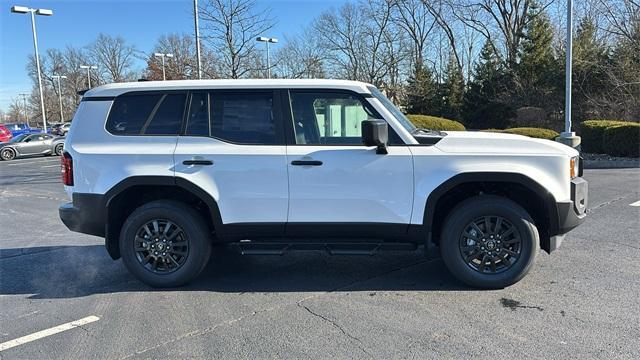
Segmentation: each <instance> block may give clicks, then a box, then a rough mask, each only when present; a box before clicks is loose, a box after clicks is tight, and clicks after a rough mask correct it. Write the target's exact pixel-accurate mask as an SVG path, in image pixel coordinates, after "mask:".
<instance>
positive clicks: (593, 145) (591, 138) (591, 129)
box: [580, 120, 628, 154]
mask: <svg viewBox="0 0 640 360" xmlns="http://www.w3.org/2000/svg"><path fill="white" fill-rule="evenodd" d="M625 124H628V123H627V122H624V121H615V120H587V121H584V122H582V124H580V137H582V145H581V146H582V150H583V151H585V152H588V153H593V154H604V153H605V152H606V150H605V148H604V131H605V130H606V129H607V128H608V127H611V126H616V125H625Z"/></svg>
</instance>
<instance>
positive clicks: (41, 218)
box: [0, 157, 640, 359]
mask: <svg viewBox="0 0 640 360" xmlns="http://www.w3.org/2000/svg"><path fill="white" fill-rule="evenodd" d="M58 172H59V158H57V157H47V158H30V159H22V160H15V161H12V162H0V239H1V240H0V358H8V359H13V358H25V359H33V358H59V359H62V358H64V359H68V358H83V359H85V358H174V357H176V358H184V357H200V358H214V357H216V358H221V357H224V358H266V357H269V358H271V357H275V358H328V357H335V358H429V357H456V358H457V357H464V358H470V357H481V358H488V357H494V356H499V357H516V358H519V357H525V356H526V357H535V358H585V357H586V358H594V357H595V358H638V357H640V312H639V311H638V309H639V308H640V261H639V260H640V235H639V233H640V207H639V206H637V202H638V200H640V170H638V169H628V170H587V171H586V174H585V177H586V178H587V180H589V181H590V216H589V218H588V220H587V222H586V223H585V224H583V225H582V226H580V227H578V228H577V229H576V230H575V231H574V232H572V233H570V234H569V236H568V237H567V239H566V240H565V243H564V244H563V246H562V248H561V249H560V250H559V251H558V252H556V253H554V254H553V255H552V256H549V255H547V254H545V253H542V252H540V253H539V254H538V259H537V264H536V266H535V267H534V269H533V270H532V272H531V273H530V274H529V276H528V277H526V278H525V279H524V280H523V281H522V282H520V283H518V284H516V285H515V286H513V287H511V288H508V289H505V290H499V291H476V290H473V289H468V288H466V287H464V286H463V285H461V284H460V283H458V282H457V281H455V280H454V279H453V278H452V277H451V276H450V275H449V274H448V273H447V272H446V270H445V269H444V266H443V264H442V262H441V261H440V260H429V259H425V258H424V257H423V256H422V254H421V253H420V252H415V253H395V252H389V253H382V254H379V255H377V256H373V257H338V256H336V257H331V256H329V255H327V254H325V253H321V252H306V253H290V254H286V255H284V256H282V257H269V256H256V257H243V256H240V255H238V254H237V253H236V252H234V251H233V250H232V249H216V250H215V252H214V255H213V257H212V259H211V262H210V264H209V266H208V268H207V270H205V272H204V273H203V275H202V276H201V277H200V278H199V279H198V280H197V281H196V282H195V283H193V284H192V285H190V286H188V287H185V288H180V289H175V290H156V289H152V288H149V287H147V286H144V285H142V284H141V283H139V282H137V281H136V280H134V279H133V277H132V276H131V275H129V273H128V272H127V271H126V270H125V269H124V266H123V265H122V263H121V261H115V262H114V261H112V260H111V259H110V258H109V256H108V255H107V253H106V251H105V250H104V248H103V244H102V239H99V238H95V237H91V236H87V235H82V234H77V233H72V232H70V231H68V230H67V229H66V228H65V227H64V225H63V224H62V223H61V222H60V221H59V219H58V215H57V207H58V205H59V203H61V202H63V201H67V200H66V194H65V193H64V191H63V189H62V185H61V183H60V179H59V175H58ZM632 205H636V206H632ZM61 325H64V326H62V327H60V326H61ZM16 339H17V340H16Z"/></svg>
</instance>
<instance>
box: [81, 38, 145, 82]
mask: <svg viewBox="0 0 640 360" xmlns="http://www.w3.org/2000/svg"><path fill="white" fill-rule="evenodd" d="M88 49H89V53H90V56H91V59H92V60H93V63H94V64H95V65H97V66H98V73H100V74H102V76H104V80H105V81H107V82H123V81H128V80H133V79H134V78H135V74H134V72H133V62H134V60H135V58H136V56H137V55H138V51H137V50H136V48H135V46H133V45H129V44H127V42H126V41H125V39H124V38H122V37H120V36H117V37H112V36H110V35H105V34H100V35H98V38H97V39H96V40H95V41H94V42H93V43H92V44H91V45H89V48H88Z"/></svg>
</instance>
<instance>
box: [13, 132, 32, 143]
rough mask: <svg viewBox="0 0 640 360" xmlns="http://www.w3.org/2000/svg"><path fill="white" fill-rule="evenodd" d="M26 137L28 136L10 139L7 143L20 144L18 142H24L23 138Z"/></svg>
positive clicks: (23, 135)
mask: <svg viewBox="0 0 640 360" xmlns="http://www.w3.org/2000/svg"><path fill="white" fill-rule="evenodd" d="M27 136H29V134H22V135H18V136H16V137H14V138H12V139H11V140H9V142H11V143H17V142H20V141H22V140H24V138H26V137H27Z"/></svg>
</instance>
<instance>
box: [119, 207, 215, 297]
mask: <svg viewBox="0 0 640 360" xmlns="http://www.w3.org/2000/svg"><path fill="white" fill-rule="evenodd" d="M153 221H160V222H161V223H162V222H163V221H165V222H170V223H172V225H175V227H176V228H177V229H179V230H181V231H182V233H183V234H180V235H178V236H179V237H180V238H181V239H180V243H186V245H188V246H187V247H186V248H184V247H183V248H181V250H183V253H185V254H186V255H184V257H182V256H181V255H176V256H178V257H176V259H177V260H178V262H180V265H179V266H178V265H177V262H176V265H175V266H176V268H175V269H173V270H170V269H168V266H169V265H166V264H171V263H170V262H169V261H167V259H168V257H161V258H162V259H158V258H155V257H154V259H153V260H150V261H153V263H154V264H156V263H157V264H160V265H159V267H162V266H164V267H166V268H167V269H164V270H163V269H156V270H153V269H149V265H150V263H148V262H147V263H145V264H143V261H144V260H145V259H146V258H148V257H149V256H152V257H153V255H152V254H151V252H152V251H145V250H147V249H149V248H150V247H149V246H147V244H148V243H146V244H144V245H145V246H147V249H145V250H143V251H140V248H138V250H136V249H135V246H136V242H137V243H138V245H140V244H141V242H140V241H139V240H145V239H141V238H140V237H138V238H136V236H137V235H138V234H140V231H141V229H144V226H145V225H147V224H149V223H151V222H153ZM165 227H166V226H165ZM165 235H166V231H165ZM183 235H184V236H183ZM165 237H167V236H165ZM165 240H166V239H165ZM163 241H164V240H163ZM211 242H212V237H211V234H210V231H209V227H208V226H207V224H206V223H205V222H204V220H203V219H202V217H201V216H200V214H198V212H197V211H196V210H195V209H193V208H192V207H190V206H188V205H186V204H183V203H181V202H178V201H172V200H159V201H154V202H150V203H148V204H145V205H143V206H141V207H139V208H137V209H136V210H134V212H133V213H132V214H131V215H129V217H128V218H127V220H126V221H125V223H124V225H123V226H122V229H121V231H120V254H121V255H122V260H123V262H124V264H125V266H126V267H127V269H128V270H129V271H130V272H131V273H132V274H133V275H134V276H135V277H136V278H138V279H139V280H140V281H142V282H143V283H145V284H147V285H150V286H153V287H176V286H182V285H186V284H187V283H189V282H190V281H192V280H193V279H195V278H196V277H197V276H198V275H199V274H200V272H202V270H203V269H204V268H205V266H206V265H207V262H208V260H209V257H210V255H211ZM150 243H153V241H150ZM169 244H171V243H169ZM156 245H157V246H160V245H163V244H156ZM165 246H166V244H165ZM165 249H169V248H166V247H165ZM156 250H158V248H156ZM160 251H161V250H160ZM169 251H173V250H167V253H169ZM155 253H156V254H158V253H157V252H155ZM160 255H164V254H160ZM143 256H145V259H140V257H143ZM168 256H173V255H168ZM165 261H166V262H165Z"/></svg>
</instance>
